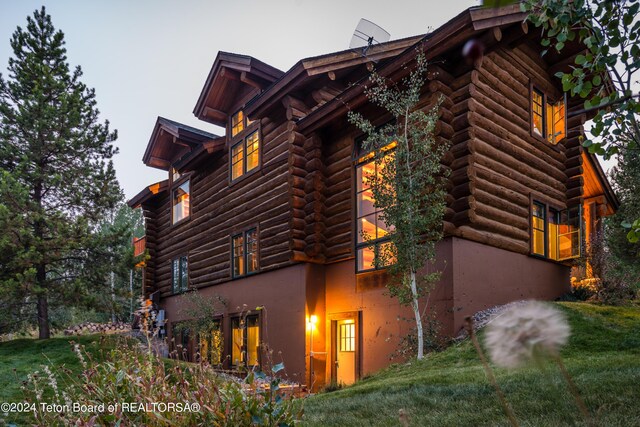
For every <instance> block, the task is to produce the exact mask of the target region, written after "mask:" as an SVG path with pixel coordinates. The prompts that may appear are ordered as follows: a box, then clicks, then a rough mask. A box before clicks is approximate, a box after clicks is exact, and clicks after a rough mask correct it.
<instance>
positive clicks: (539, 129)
mask: <svg viewBox="0 0 640 427" xmlns="http://www.w3.org/2000/svg"><path fill="white" fill-rule="evenodd" d="M566 104H567V102H566V98H565V97H562V98H561V99H560V100H558V101H555V102H554V101H552V100H551V98H550V97H549V96H548V95H547V94H545V93H544V92H542V91H541V90H540V89H538V88H537V87H535V86H533V85H532V86H531V134H532V135H535V136H537V137H539V138H543V139H545V140H546V141H547V142H549V143H551V144H553V145H556V144H558V142H560V141H562V140H563V139H564V138H565V137H566V136H567V120H566V118H567V117H566Z"/></svg>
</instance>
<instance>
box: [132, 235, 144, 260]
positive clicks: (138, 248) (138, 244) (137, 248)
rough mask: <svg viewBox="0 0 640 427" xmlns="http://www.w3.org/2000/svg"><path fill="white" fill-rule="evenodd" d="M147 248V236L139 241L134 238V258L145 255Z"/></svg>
mask: <svg viewBox="0 0 640 427" xmlns="http://www.w3.org/2000/svg"><path fill="white" fill-rule="evenodd" d="M146 246H147V236H142V237H140V238H138V239H136V238H135V237H134V238H133V256H140V255H142V254H144V250H145V249H146Z"/></svg>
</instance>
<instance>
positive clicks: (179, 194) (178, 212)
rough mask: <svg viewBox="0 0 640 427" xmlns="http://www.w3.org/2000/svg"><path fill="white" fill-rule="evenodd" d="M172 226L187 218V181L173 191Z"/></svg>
mask: <svg viewBox="0 0 640 427" xmlns="http://www.w3.org/2000/svg"><path fill="white" fill-rule="evenodd" d="M172 212H173V215H172V217H173V219H172V221H173V224H175V223H177V222H179V221H182V220H183V219H185V218H188V217H189V181H185V182H184V183H182V184H181V185H180V186H179V187H177V188H176V189H175V190H173V210H172Z"/></svg>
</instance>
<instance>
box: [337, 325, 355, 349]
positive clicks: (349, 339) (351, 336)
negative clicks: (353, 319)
mask: <svg viewBox="0 0 640 427" xmlns="http://www.w3.org/2000/svg"><path fill="white" fill-rule="evenodd" d="M340 351H356V324H355V323H340Z"/></svg>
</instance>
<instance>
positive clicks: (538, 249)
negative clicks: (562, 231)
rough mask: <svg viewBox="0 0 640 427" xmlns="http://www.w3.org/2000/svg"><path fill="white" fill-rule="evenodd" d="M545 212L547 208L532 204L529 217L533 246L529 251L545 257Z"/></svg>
mask: <svg viewBox="0 0 640 427" xmlns="http://www.w3.org/2000/svg"><path fill="white" fill-rule="evenodd" d="M546 210H547V208H546V206H545V205H543V204H541V203H538V202H534V203H533V208H532V215H531V229H532V234H533V235H532V241H533V244H532V245H531V246H532V247H531V250H532V252H533V253H534V254H536V255H540V256H545V250H544V240H545V234H546V228H545V227H546V226H545V223H546V220H547V215H546Z"/></svg>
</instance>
